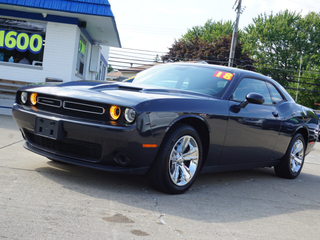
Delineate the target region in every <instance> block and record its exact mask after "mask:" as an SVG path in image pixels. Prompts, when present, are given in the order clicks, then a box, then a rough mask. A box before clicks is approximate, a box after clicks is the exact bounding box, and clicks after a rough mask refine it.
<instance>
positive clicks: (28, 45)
mask: <svg viewBox="0 0 320 240" xmlns="http://www.w3.org/2000/svg"><path fill="white" fill-rule="evenodd" d="M42 47H43V38H42V36H41V35H39V34H31V35H29V34H27V33H23V32H16V31H6V30H0V48H6V49H8V50H13V49H17V50H18V51H19V52H25V51H27V50H29V51H30V52H32V53H34V54H37V53H39V52H40V51H41V50H42Z"/></svg>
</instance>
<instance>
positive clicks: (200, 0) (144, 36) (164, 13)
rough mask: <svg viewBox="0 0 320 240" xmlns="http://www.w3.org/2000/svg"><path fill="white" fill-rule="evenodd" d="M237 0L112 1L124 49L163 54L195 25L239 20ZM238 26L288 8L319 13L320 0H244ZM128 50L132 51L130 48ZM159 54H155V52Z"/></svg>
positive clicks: (304, 12) (112, 8)
mask: <svg viewBox="0 0 320 240" xmlns="http://www.w3.org/2000/svg"><path fill="white" fill-rule="evenodd" d="M235 1H236V0H196V1H190V0H161V1H159V0H158V1H152V0H134V1H133V0H109V3H110V5H111V10H112V12H113V14H114V17H115V21H116V25H117V28H118V32H119V36H120V41H121V45H122V48H123V49H122V50H121V49H114V48H111V50H110V51H111V52H115V51H118V52H120V51H125V49H128V48H129V49H141V50H148V51H154V52H158V53H159V55H164V54H165V53H166V52H168V48H170V47H171V46H172V44H173V43H174V40H175V39H176V40H178V39H179V38H181V36H182V35H183V34H185V33H186V32H187V30H188V29H191V28H192V27H194V26H202V25H204V24H205V22H206V21H207V20H209V19H212V20H214V21H220V20H224V21H226V20H232V21H235V19H236V12H235V10H234V9H233V6H234V4H235ZM242 7H243V8H244V9H243V13H242V14H241V15H240V21H239V28H240V29H243V28H244V27H246V26H248V25H249V24H250V23H252V22H253V21H252V19H253V18H255V17H257V16H258V15H259V14H261V13H266V14H267V15H269V14H270V13H271V12H273V13H274V14H275V13H278V12H280V11H284V10H286V9H288V10H290V11H296V12H297V13H301V15H302V16H305V15H306V14H308V13H309V12H311V11H314V12H317V13H320V0H242ZM127 51H129V50H127ZM155 55H156V53H155Z"/></svg>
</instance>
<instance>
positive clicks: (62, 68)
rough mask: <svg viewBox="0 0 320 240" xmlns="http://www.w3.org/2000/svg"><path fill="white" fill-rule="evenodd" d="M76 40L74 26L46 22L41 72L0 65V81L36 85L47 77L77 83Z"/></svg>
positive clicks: (33, 67) (77, 32)
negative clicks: (33, 83)
mask: <svg viewBox="0 0 320 240" xmlns="http://www.w3.org/2000/svg"><path fill="white" fill-rule="evenodd" d="M79 36H80V29H79V28H78V26H76V25H70V24H63V23H54V22H48V23H47V32H46V45H45V49H44V56H43V66H42V69H41V68H39V67H35V66H29V65H27V66H21V65H18V64H15V63H6V62H4V63H1V64H0V78H1V79H7V80H18V81H25V82H35V83H38V82H44V81H45V79H46V78H47V77H51V78H59V79H62V80H63V81H71V80H79V79H80V78H79V77H77V76H76V75H75V69H76V61H77V53H78V46H79ZM87 67H88V64H87V66H86V68H87ZM86 70H87V69H86ZM87 72H88V70H87Z"/></svg>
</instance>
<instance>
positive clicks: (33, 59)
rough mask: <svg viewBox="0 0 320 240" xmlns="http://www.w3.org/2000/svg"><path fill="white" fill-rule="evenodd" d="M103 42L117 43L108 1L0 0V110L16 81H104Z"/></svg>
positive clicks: (105, 56) (118, 45)
mask: <svg viewBox="0 0 320 240" xmlns="http://www.w3.org/2000/svg"><path fill="white" fill-rule="evenodd" d="M102 46H107V47H108V46H112V47H121V44H120V39H119V34H118V30H117V27H116V23H115V19H114V16H113V13H112V11H111V8H110V4H109V2H108V0H45V1H40V0H0V113H1V110H3V109H4V108H8V107H9V108H10V104H9V106H6V105H8V104H6V102H7V101H6V99H7V98H10V97H8V96H9V95H10V94H11V95H12V92H13V91H14V87H15V85H16V86H19V85H23V84H26V83H41V82H46V81H47V82H50V81H63V82H67V81H74V80H101V81H105V79H106V73H107V66H108V64H107V61H106V59H108V48H104V49H103V50H102ZM102 52H103V53H104V54H102ZM11 98H12V97H11ZM11 100H12V99H11ZM1 108H2V109H1ZM9 110H11V109H9Z"/></svg>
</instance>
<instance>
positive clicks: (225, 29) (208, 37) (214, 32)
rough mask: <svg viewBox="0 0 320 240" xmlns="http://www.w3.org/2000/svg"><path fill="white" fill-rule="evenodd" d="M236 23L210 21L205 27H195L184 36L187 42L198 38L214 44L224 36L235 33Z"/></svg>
mask: <svg viewBox="0 0 320 240" xmlns="http://www.w3.org/2000/svg"><path fill="white" fill-rule="evenodd" d="M233 28H234V23H233V22H232V21H230V20H228V21H222V20H221V21H218V22H216V21H212V19H209V20H208V21H207V22H206V23H205V24H204V26H194V27H192V28H191V29H188V31H187V33H186V34H184V35H183V36H182V39H183V40H185V41H187V42H188V41H192V39H193V38H194V37H195V36H197V37H198V38H200V39H203V40H205V41H206V42H212V41H216V40H218V39H220V38H221V37H222V36H229V35H230V34H232V33H233Z"/></svg>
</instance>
